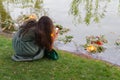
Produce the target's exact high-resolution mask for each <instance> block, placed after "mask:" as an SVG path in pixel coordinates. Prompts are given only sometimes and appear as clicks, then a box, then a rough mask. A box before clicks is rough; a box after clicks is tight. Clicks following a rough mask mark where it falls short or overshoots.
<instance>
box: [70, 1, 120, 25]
mask: <svg viewBox="0 0 120 80" xmlns="http://www.w3.org/2000/svg"><path fill="white" fill-rule="evenodd" d="M119 1H120V0H119ZM110 2H111V0H73V1H72V3H71V7H70V10H69V13H70V15H72V16H73V17H74V21H75V22H77V23H82V22H84V23H85V24H87V25H88V24H90V23H92V22H95V23H99V22H100V20H101V19H102V18H104V17H105V15H106V8H107V6H108V4H109V3H110ZM101 4H102V5H101Z"/></svg>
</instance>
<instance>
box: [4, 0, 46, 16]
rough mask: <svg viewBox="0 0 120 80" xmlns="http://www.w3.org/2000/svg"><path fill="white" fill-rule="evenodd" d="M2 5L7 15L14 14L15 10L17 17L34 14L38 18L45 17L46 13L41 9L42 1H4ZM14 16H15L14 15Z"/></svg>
mask: <svg viewBox="0 0 120 80" xmlns="http://www.w3.org/2000/svg"><path fill="white" fill-rule="evenodd" d="M3 4H4V6H5V8H6V10H7V11H8V13H12V12H15V10H16V12H17V13H18V14H17V17H18V15H22V14H32V13H35V14H36V15H38V17H39V16H41V15H47V11H46V10H45V9H44V8H43V0H5V1H3ZM6 5H7V6H6ZM19 13H21V14H19ZM14 15H16V13H15V14H14ZM12 17H13V16H12Z"/></svg>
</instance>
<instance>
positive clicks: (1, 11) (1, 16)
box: [0, 0, 11, 22]
mask: <svg viewBox="0 0 120 80" xmlns="http://www.w3.org/2000/svg"><path fill="white" fill-rule="evenodd" d="M7 18H11V17H10V15H9V14H8V13H7V12H6V10H5V8H4V6H3V4H2V1H1V0H0V20H1V22H3V21H5V20H6V19H7Z"/></svg>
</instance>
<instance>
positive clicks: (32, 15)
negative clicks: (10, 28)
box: [29, 14, 37, 19]
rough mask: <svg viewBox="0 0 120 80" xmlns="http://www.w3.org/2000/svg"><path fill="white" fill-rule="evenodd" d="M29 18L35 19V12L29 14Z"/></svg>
mask: <svg viewBox="0 0 120 80" xmlns="http://www.w3.org/2000/svg"><path fill="white" fill-rule="evenodd" d="M29 19H37V16H36V15H35V14H31V15H30V16H29Z"/></svg>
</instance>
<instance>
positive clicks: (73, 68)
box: [0, 36, 120, 80]
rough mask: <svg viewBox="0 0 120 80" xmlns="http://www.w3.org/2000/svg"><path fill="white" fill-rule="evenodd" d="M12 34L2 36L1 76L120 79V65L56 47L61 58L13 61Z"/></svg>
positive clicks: (10, 79)
mask: <svg viewBox="0 0 120 80" xmlns="http://www.w3.org/2000/svg"><path fill="white" fill-rule="evenodd" d="M11 45H12V43H11V39H10V38H6V37H3V36H0V80H120V68H119V67H117V66H113V65H111V64H108V63H105V62H103V61H99V60H94V59H87V58H84V57H80V56H77V55H74V54H70V53H69V52H65V51H57V52H58V53H59V60H57V61H53V60H49V59H45V58H43V59H41V60H38V61H33V62H14V61H12V60H11V56H12V55H13V53H14V52H13V49H12V46H11Z"/></svg>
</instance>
